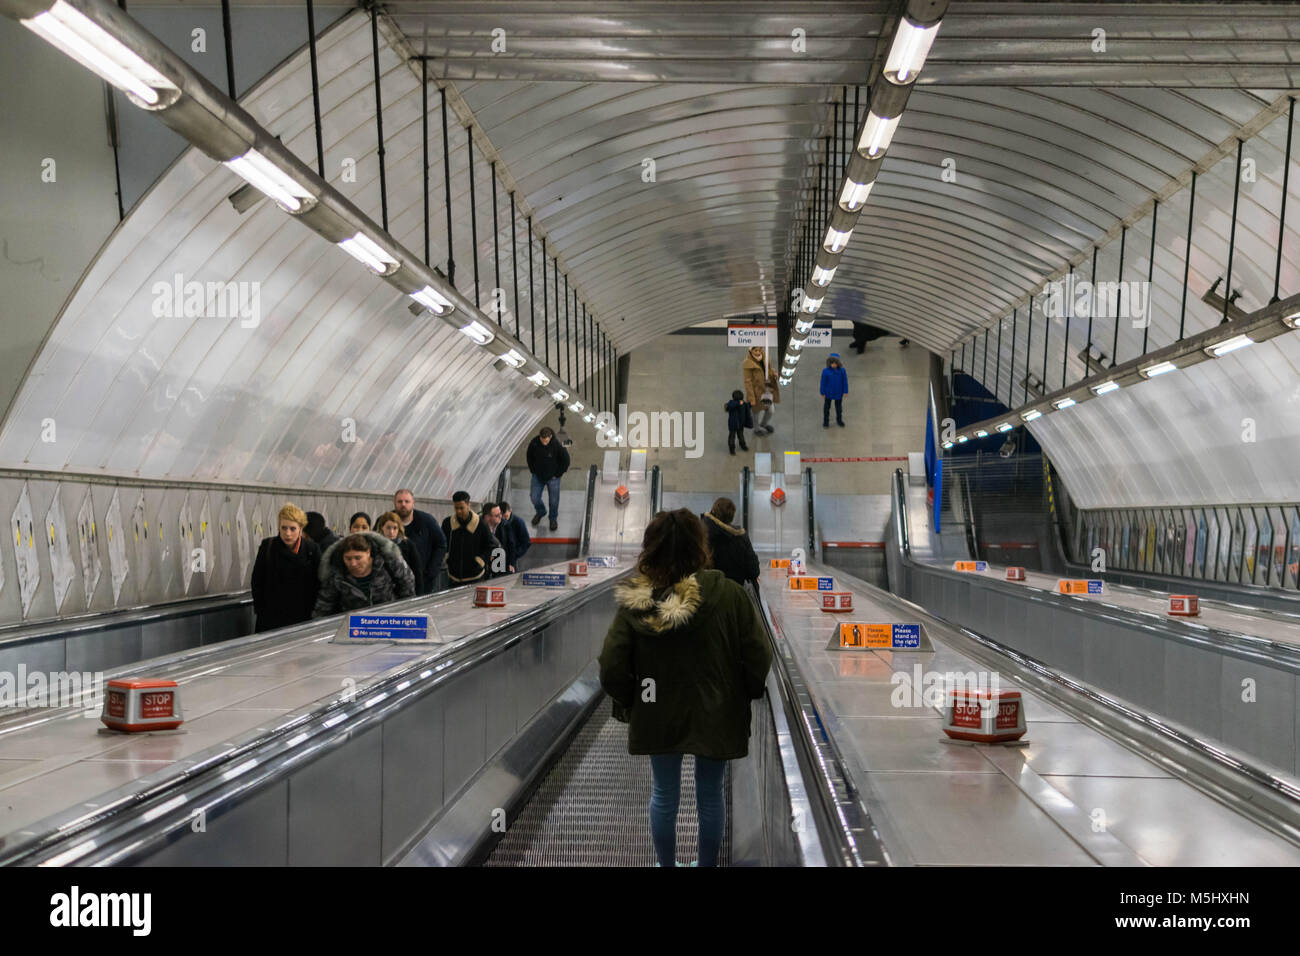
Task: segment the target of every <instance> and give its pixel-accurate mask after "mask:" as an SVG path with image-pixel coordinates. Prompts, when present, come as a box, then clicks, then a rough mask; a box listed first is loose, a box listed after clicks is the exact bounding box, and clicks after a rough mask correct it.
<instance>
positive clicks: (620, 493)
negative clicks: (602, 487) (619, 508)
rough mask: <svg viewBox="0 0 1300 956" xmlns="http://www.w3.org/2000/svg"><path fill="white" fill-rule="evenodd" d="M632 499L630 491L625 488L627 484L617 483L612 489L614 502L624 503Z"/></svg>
mask: <svg viewBox="0 0 1300 956" xmlns="http://www.w3.org/2000/svg"><path fill="white" fill-rule="evenodd" d="M631 500H632V492H630V491H628V490H627V485H619V486H618V487H617V488H615V489H614V503H615V504H619V505H625V504H627V503H628V502H629V501H631Z"/></svg>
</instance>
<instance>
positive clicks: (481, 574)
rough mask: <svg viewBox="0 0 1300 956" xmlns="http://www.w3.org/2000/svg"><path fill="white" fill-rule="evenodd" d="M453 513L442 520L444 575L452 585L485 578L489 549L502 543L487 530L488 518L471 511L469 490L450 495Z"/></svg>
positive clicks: (488, 569) (489, 572)
mask: <svg viewBox="0 0 1300 956" xmlns="http://www.w3.org/2000/svg"><path fill="white" fill-rule="evenodd" d="M451 502H452V505H451V507H452V516H451V517H450V518H444V519H443V520H442V533H443V535H445V536H446V539H447V577H449V578H451V585H452V587H457V586H458V585H461V584H469V583H471V582H473V581H480V580H486V579H488V578H490V577H491V576H492V552H493V551H495V550H496V549H497V548H499V547H501V544H500V542H498V541H497V539H496V538H494V537H493V536H492V532H491V531H489V530H488V526H487V522H486V521H484V520H483V519H482V518H480V517H479V516H478V515H476V514H475V513H474V509H473V508H471V507H470V504H469V492H468V491H458V492H456V493H455V494H454V495H452V496H451Z"/></svg>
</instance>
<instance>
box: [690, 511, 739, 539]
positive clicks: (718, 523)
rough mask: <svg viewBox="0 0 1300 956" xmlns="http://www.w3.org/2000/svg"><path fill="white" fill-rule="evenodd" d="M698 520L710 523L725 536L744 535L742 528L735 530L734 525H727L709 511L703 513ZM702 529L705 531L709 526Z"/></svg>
mask: <svg viewBox="0 0 1300 956" xmlns="http://www.w3.org/2000/svg"><path fill="white" fill-rule="evenodd" d="M700 518H701V519H702V520H704V521H709V522H712V523H713V526H714V527H715V528H719V529H721V530H722V531H725V532H726V533H727V534H730V535H736V536H740V535H742V534H744V533H745V529H744V528H737V527H736V526H735V525H732V524H727V522H725V521H723V520H722V519H721V518H719V517H718V516H717V515H715V514H714V513H713V512H711V511H706V512H704V514H702V515H700ZM704 527H705V528H706V529H707V528H708V527H709V526H708V525H705V526H704Z"/></svg>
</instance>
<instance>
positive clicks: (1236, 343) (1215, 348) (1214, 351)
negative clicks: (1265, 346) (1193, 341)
mask: <svg viewBox="0 0 1300 956" xmlns="http://www.w3.org/2000/svg"><path fill="white" fill-rule="evenodd" d="M1254 344H1255V340H1254V339H1252V338H1251V337H1250V336H1249V335H1234V336H1233V337H1232V338H1230V339H1227V340H1225V341H1223V342H1220V343H1219V344H1218V345H1211V346H1210V347H1209V348H1207V349H1206V350H1205V351H1206V352H1207V353H1208V354H1210V355H1213V356H1214V357H1215V358H1218V357H1219V356H1220V355H1227V354H1228V353H1229V352H1235V351H1237V349H1244V348H1245V347H1246V346H1248V345H1254Z"/></svg>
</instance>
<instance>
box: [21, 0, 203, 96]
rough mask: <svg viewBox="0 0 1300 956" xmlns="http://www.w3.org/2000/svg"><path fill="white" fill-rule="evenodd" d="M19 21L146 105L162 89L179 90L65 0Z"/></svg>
mask: <svg viewBox="0 0 1300 956" xmlns="http://www.w3.org/2000/svg"><path fill="white" fill-rule="evenodd" d="M20 22H21V23H22V25H23V26H25V27H27V29H29V30H31V31H32V32H33V33H35V34H36V35H37V36H39V37H41V38H42V39H44V40H45V41H47V42H48V43H50V44H51V45H52V46H54V47H57V48H58V49H59V50H62V51H63V52H64V53H66V54H67V55H68V56H70V57H72V59H74V60H76V61H77V62H78V63H80V64H81V65H82V66H84V67H85V68H86V69H88V70H90V71H91V72H92V73H95V74H97V75H98V76H100V77H102V78H103V79H105V80H107V81H108V82H109V83H112V84H113V85H114V86H116V87H117V88H118V89H119V90H122V91H123V92H124V93H129V94H131V96H133V97H134V98H135V99H137V100H139V101H140V102H142V103H143V104H144V105H145V106H147V107H148V106H157V105H159V104H160V103H161V102H162V97H160V96H159V95H158V91H159V90H165V91H167V92H179V90H178V89H177V87H176V84H174V83H172V81H171V80H169V79H167V77H165V76H163V75H162V74H161V73H159V72H158V71H157V70H155V69H154V68H153V67H152V66H150V65H149V64H148V63H146V62H145V61H144V59H142V58H141V57H140V55H139V54H138V53H136V52H135V51H134V50H132V49H130V48H129V47H127V46H126V45H125V44H124V43H122V41H121V40H119V39H118V38H117V37H115V36H113V35H112V34H111V33H109V32H108V31H107V30H105V29H104V28H103V27H101V26H100V25H99V24H98V23H96V22H95V21H93V20H91V19H90V18H89V17H87V16H86V15H85V14H84V13H82V12H81V11H80V10H78V9H77V8H76V7H74V6H72V5H71V4H69V3H65V2H64V0H57V2H56V3H55V4H54V6H52V7H50V9H49V10H46V11H45V12H44V13H39V14H37V15H36V16H34V17H32V18H31V19H29V20H22V21H20Z"/></svg>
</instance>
